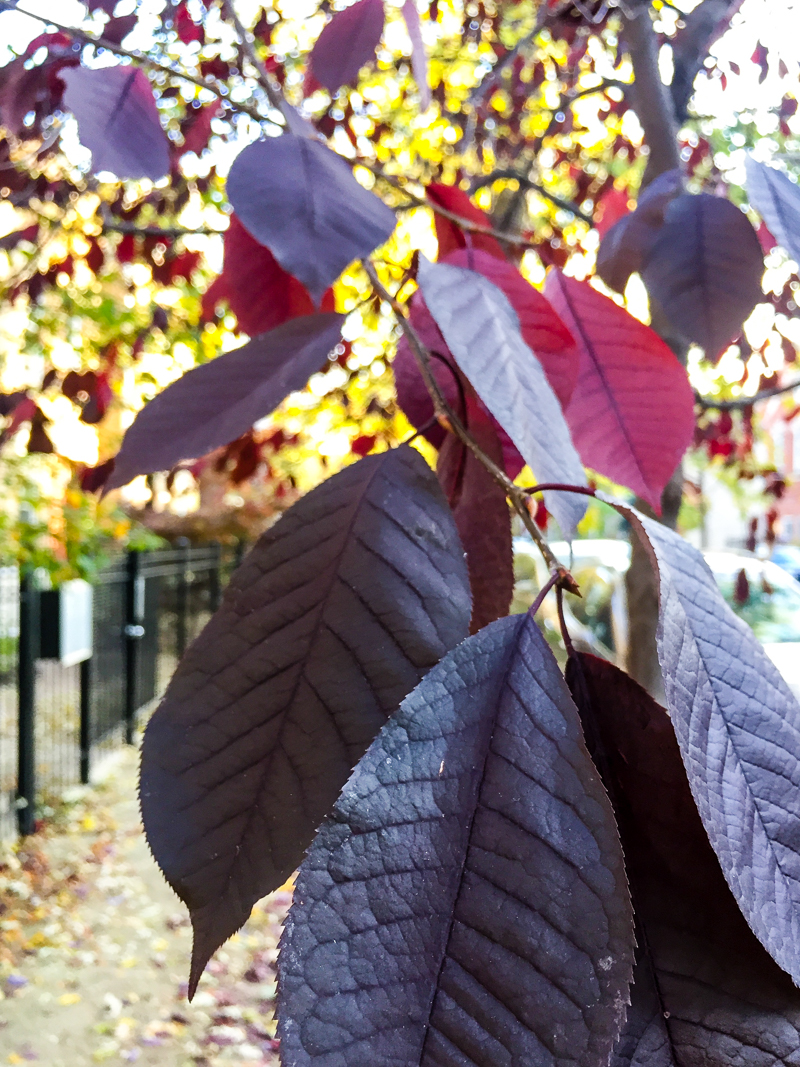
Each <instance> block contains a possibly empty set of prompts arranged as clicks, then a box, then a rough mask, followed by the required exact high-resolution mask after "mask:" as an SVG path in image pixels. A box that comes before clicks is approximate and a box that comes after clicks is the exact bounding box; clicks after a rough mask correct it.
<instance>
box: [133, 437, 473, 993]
mask: <svg viewBox="0 0 800 1067" xmlns="http://www.w3.org/2000/svg"><path fill="white" fill-rule="evenodd" d="M469 615H470V598H469V584H468V578H467V572H466V567H465V566H464V556H463V550H462V548H461V546H460V544H459V542H458V534H457V533H456V530H455V526H454V525H453V519H452V516H451V515H450V512H449V510H448V508H447V504H446V502H445V500H444V497H443V496H442V492H441V489H440V488H439V485H438V483H437V481H436V478H435V477H434V474H433V471H431V469H430V468H429V467H428V465H427V464H426V463H425V461H424V460H423V459H422V457H421V456H420V455H419V453H418V452H415V451H414V450H413V449H412V448H409V447H408V446H407V445H406V446H401V447H400V448H397V449H394V450H391V451H389V452H383V453H380V454H378V455H373V456H368V457H367V458H366V459H362V460H360V461H359V462H358V463H355V464H353V465H352V466H351V467H347V468H345V470H343V471H341V472H340V473H339V474H336V475H334V477H333V478H330V479H329V480H328V481H326V482H323V484H322V485H320V486H319V487H318V488H316V489H314V490H313V491H312V492H311V493H309V494H308V495H307V496H305V497H303V498H302V500H300V502H299V503H298V504H295V505H294V507H292V508H291V509H290V510H289V511H288V512H286V514H285V515H284V516H283V517H282V518H281V519H280V521H279V522H277V523H276V524H275V525H274V526H273V527H271V528H270V529H269V530H268V531H267V532H266V533H265V534H264V535H263V536H262V537H261V539H260V540H259V541H258V543H257V544H256V546H255V548H254V549H253V550H252V551H251V552H250V553H249V555H248V556H247V558H246V559H245V562H244V563H243V564H242V566H241V567H240V568H239V570H238V571H237V572H236V574H235V575H234V576H233V579H232V580H231V583H230V585H229V587H228V589H227V590H226V592H225V597H224V600H223V604H222V607H221V608H220V610H219V611H218V612H217V614H216V615H215V616H214V617H213V618H212V620H211V622H210V623H209V624H208V626H207V627H206V628H205V630H204V631H203V633H202V634H201V635H200V637H199V638H198V639H197V641H195V643H194V644H193V645H192V646H191V648H190V649H189V651H188V652H187V654H186V655H185V657H184V658H183V660H182V661H181V664H180V666H179V667H178V670H177V672H176V674H175V676H174V677H173V680H172V682H171V683H170V686H169V689H168V690H167V693H166V696H165V697H164V700H163V702H162V704H161V706H160V707H159V708H158V710H157V711H156V712H155V714H154V715H153V717H152V719H151V720H150V722H149V724H148V726H147V730H146V732H145V737H144V746H143V751H142V776H141V801H142V815H143V818H144V824H145V829H146V832H147V836H148V841H149V843H150V847H151V849H152V850H153V855H154V856H155V857H156V860H157V861H158V862H159V864H160V866H161V869H162V870H163V872H164V874H165V876H166V878H167V880H168V881H169V883H170V885H171V886H172V887H173V888H174V889H175V891H176V893H178V895H179V896H180V897H181V898H182V899H183V900H184V901H185V902H186V903H187V905H188V906H189V910H190V912H191V916H192V924H193V926H194V934H195V943H194V951H193V957H192V972H191V983H190V985H191V989H192V990H193V989H194V988H195V986H196V984H197V981H198V979H199V977H200V974H201V972H202V970H203V967H204V966H205V964H206V962H207V961H208V959H209V957H210V956H211V954H212V953H213V952H214V951H215V950H216V949H217V948H218V947H219V945H221V944H222V942H223V941H225V940H226V938H228V937H230V936H231V934H233V933H234V932H235V931H236V930H238V928H239V927H240V926H241V925H242V923H243V922H245V920H246V919H247V917H248V915H249V914H250V909H251V907H252V905H253V904H254V903H255V901H256V900H258V899H259V897H262V896H264V894H265V893H268V892H270V891H271V890H273V889H276V888H277V887H278V886H279V885H281V884H282V883H283V882H284V881H285V880H286V878H287V877H288V876H289V875H290V874H291V873H292V871H293V870H294V869H295V867H296V866H297V865H298V863H299V862H300V860H301V859H302V856H303V851H304V850H305V849H306V847H307V846H308V845H309V843H310V842H311V839H312V837H313V835H314V831H315V830H316V828H317V826H318V825H319V823H320V822H321V820H322V819H323V817H324V816H325V815H326V814H327V812H328V811H329V810H330V808H331V805H332V804H333V802H334V800H335V799H336V796H337V794H338V792H339V790H340V789H341V787H342V785H343V784H344V783H345V781H346V780H347V777H348V775H349V774H350V771H351V768H352V767H353V765H354V764H355V763H356V762H357V761H358V760H359V758H360V757H361V755H362V754H363V753H364V751H365V750H366V748H367V746H368V745H369V744H370V742H371V741H372V739H373V737H374V736H375V734H376V733H377V731H378V730H379V729H380V727H381V726H382V725H383V724H384V723H385V721H386V719H387V718H388V716H389V715H391V714H392V713H393V712H394V711H395V710H396V708H397V706H398V705H399V703H400V701H401V700H402V699H403V698H404V697H405V696H406V694H407V693H408V692H409V691H410V690H411V689H412V688H413V687H414V686H415V685H416V684H417V683H418V682H419V680H420V679H421V678H422V677H423V675H424V674H426V672H427V671H428V670H429V669H430V668H431V667H432V666H433V665H434V664H435V663H436V662H437V661H438V660H439V659H440V658H441V656H443V655H444V654H445V653H446V652H447V651H449V649H451V648H452V647H453V646H454V645H456V644H457V643H458V642H459V641H460V640H461V639H462V638H463V637H464V636H465V635H466V633H467V629H468V625H469Z"/></svg>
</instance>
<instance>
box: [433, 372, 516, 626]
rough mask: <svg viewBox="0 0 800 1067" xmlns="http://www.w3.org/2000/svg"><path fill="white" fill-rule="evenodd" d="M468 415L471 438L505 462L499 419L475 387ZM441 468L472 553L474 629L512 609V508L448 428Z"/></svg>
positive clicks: (466, 546)
mask: <svg viewBox="0 0 800 1067" xmlns="http://www.w3.org/2000/svg"><path fill="white" fill-rule="evenodd" d="M464 421H465V423H466V427H467V429H468V430H469V432H470V434H471V436H472V439H473V440H474V441H475V442H476V444H477V445H478V446H479V447H480V448H481V449H482V450H483V452H484V453H485V454H486V455H487V456H488V457H489V458H490V459H492V460H494V462H495V463H496V464H497V465H498V466H500V467H502V465H503V449H502V445H501V444H500V440H499V438H498V436H497V431H496V430H495V428H494V420H493V419H492V418H491V416H490V415H489V414H488V412H487V411H486V410H485V409H484V407H483V405H482V404H481V403H480V401H479V400H478V398H477V397H476V396H475V395H474V394H473V393H472V392H471V390H470V391H469V392H468V393H467V395H466V413H465V414H464ZM436 473H437V474H438V476H439V481H440V482H441V483H442V488H443V489H444V491H445V495H446V496H447V501H448V503H449V504H450V508H451V510H452V512H453V518H454V519H455V521H456V527H457V528H458V532H459V535H460V537H461V543H462V545H463V546H464V551H465V552H466V554H467V569H468V570H469V584H470V588H471V589H472V619H471V621H470V632H471V633H477V631H478V630H481V629H483V627H484V626H486V625H487V624H488V623H490V622H494V620H495V619H499V618H501V617H502V616H504V615H507V614H508V607H509V604H510V603H511V597H512V594H513V592H514V563H513V553H512V548H511V514H510V512H509V510H508V502H507V501H506V494H505V492H504V491H503V489H502V488H501V487H500V486H499V485H498V484H497V482H495V480H494V478H492V476H491V474H489V472H488V471H487V470H486V468H485V467H484V465H483V464H482V463H481V462H480V461H479V460H478V459H476V458H475V456H474V455H473V453H472V451H471V450H470V449H469V448H467V447H466V445H464V444H462V442H461V441H460V440H459V438H458V437H456V435H455V434H452V433H449V434H448V435H447V437H446V438H445V441H444V444H443V445H442V448H441V450H440V452H439V462H438V464H437V467H436Z"/></svg>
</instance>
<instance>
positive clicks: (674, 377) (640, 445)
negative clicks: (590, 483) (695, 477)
mask: <svg viewBox="0 0 800 1067" xmlns="http://www.w3.org/2000/svg"><path fill="white" fill-rule="evenodd" d="M545 293H546V295H547V297H548V298H549V300H550V302H551V304H552V305H553V307H554V308H555V309H556V311H557V312H558V314H559V315H560V316H561V318H562V319H563V320H564V321H565V322H566V323H567V324H568V326H569V328H570V330H571V331H572V333H573V335H574V336H575V338H576V340H577V342H578V347H579V349H580V353H581V356H580V369H579V373H578V382H577V385H576V387H575V391H574V392H573V394H572V400H571V401H570V404H569V407H568V408H567V411H566V416H567V424H568V425H569V428H570V430H571V431H572V439H573V440H574V442H575V445H576V447H577V449H578V452H579V453H580V455H581V458H582V459H583V461H584V463H586V465H587V466H589V467H592V468H593V469H594V470H596V471H597V472H598V473H599V474H604V475H605V476H606V477H607V478H611V479H612V480H613V481H615V482H619V483H620V484H621V485H626V486H628V488H629V489H633V491H634V492H635V493H638V494H639V496H641V497H642V498H643V499H644V500H646V501H647V502H648V503H649V504H650V505H651V506H652V507H653V508H654V509H655V510H656V511H659V512H660V510H661V494H662V492H663V490H664V486H665V485H666V484H667V482H668V481H669V479H670V478H671V477H672V474H673V472H674V470H675V468H676V467H677V465H678V463H679V461H680V459H681V456H682V455H683V453H684V452H685V451H686V449H687V448H688V447H689V445H690V444H691V442H692V437H693V434H694V397H693V394H692V389H691V386H690V385H689V379H688V378H687V376H686V371H685V370H684V368H683V367H682V366H681V365H680V363H679V362H678V360H677V358H676V357H675V355H674V353H673V352H672V350H671V349H670V348H669V347H668V346H667V345H666V344H665V343H664V342H663V341H662V340H661V338H660V337H659V336H658V334H656V333H655V332H654V331H653V330H651V329H650V327H649V326H645V325H644V323H641V322H639V320H638V319H635V318H634V317H633V316H632V315H631V314H629V313H628V312H627V311H625V309H624V308H621V307H619V306H618V305H617V304H615V303H614V301H613V300H609V298H608V297H606V296H603V295H602V293H598V292H597V290H596V289H593V288H592V287H591V286H590V285H589V284H588V283H587V282H581V281H577V280H576V279H575V278H568V277H566V276H565V275H564V274H562V273H561V272H560V271H558V270H552V271H551V272H550V274H549V275H548V278H547V282H546V284H545Z"/></svg>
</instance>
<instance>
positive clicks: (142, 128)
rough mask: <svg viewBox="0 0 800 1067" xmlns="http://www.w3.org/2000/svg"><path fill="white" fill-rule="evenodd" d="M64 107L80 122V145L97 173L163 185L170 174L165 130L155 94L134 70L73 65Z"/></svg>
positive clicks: (67, 78)
mask: <svg viewBox="0 0 800 1067" xmlns="http://www.w3.org/2000/svg"><path fill="white" fill-rule="evenodd" d="M60 77H61V78H62V79H63V80H64V82H65V84H66V87H67V88H66V91H65V92H64V106H65V107H67V108H69V110H70V111H71V112H72V113H73V114H74V116H75V118H76V119H77V120H78V135H79V136H80V139H81V143H82V144H84V145H85V146H86V148H88V149H89V150H90V152H91V153H92V171H93V172H94V173H97V172H98V171H103V170H107V171H110V172H111V173H112V174H115V175H116V176H117V177H118V178H149V179H150V180H151V181H154V182H156V181H158V180H159V178H163V177H165V176H166V175H167V174H168V173H169V142H168V141H167V138H166V135H165V133H164V131H163V130H162V128H161V122H160V121H159V118H158V108H157V107H156V102H155V98H154V97H153V90H152V89H151V88H150V82H149V81H148V80H147V78H146V76H145V74H144V72H143V71H141V70H139V69H138V68H136V67H131V66H118V67H99V68H94V69H89V68H87V67H71V68H69V69H68V70H63V71H62V72H61V74H60Z"/></svg>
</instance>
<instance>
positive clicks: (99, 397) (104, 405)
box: [81, 373, 114, 426]
mask: <svg viewBox="0 0 800 1067" xmlns="http://www.w3.org/2000/svg"><path fill="white" fill-rule="evenodd" d="M113 398H114V393H113V392H112V389H111V384H110V382H109V380H108V375H107V374H105V373H103V374H98V375H97V381H96V383H95V387H94V390H93V392H92V394H91V396H90V397H89V399H88V401H87V402H86V403H85V404H84V406H83V411H82V412H81V422H85V423H87V424H88V425H90V426H96V425H97V423H98V422H101V421H102V419H103V417H104V415H105V413H106V412H107V411H108V407H109V404H110V403H111V401H112V400H113Z"/></svg>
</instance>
